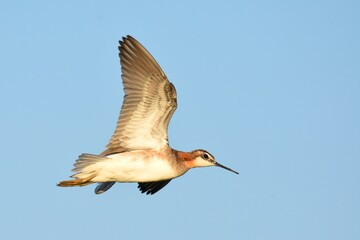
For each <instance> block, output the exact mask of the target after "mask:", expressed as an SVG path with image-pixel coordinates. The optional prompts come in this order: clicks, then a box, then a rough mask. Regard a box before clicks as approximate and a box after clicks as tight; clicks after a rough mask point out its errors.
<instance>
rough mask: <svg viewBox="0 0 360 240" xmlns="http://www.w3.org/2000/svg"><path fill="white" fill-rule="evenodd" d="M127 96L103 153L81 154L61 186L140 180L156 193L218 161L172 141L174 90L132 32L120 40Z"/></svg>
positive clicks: (104, 188)
mask: <svg viewBox="0 0 360 240" xmlns="http://www.w3.org/2000/svg"><path fill="white" fill-rule="evenodd" d="M119 44H120V46H119V57H120V64H121V70H122V81H123V85H124V92H125V95H124V100H123V105H122V108H121V112H120V116H119V119H118V122H117V126H116V129H115V132H114V134H113V135H112V137H111V139H110V142H109V144H108V145H107V146H106V150H105V151H104V152H102V153H101V154H99V155H95V154H87V153H84V154H81V155H80V156H79V158H78V159H77V160H76V163H75V164H74V166H75V168H74V169H73V170H72V171H73V172H75V174H74V175H72V176H71V177H72V178H73V179H72V180H66V181H61V182H60V183H58V186H60V187H73V186H85V185H88V184H92V183H98V185H97V187H96V188H95V193H96V194H100V193H104V192H106V191H107V190H109V189H110V188H111V187H112V186H113V185H114V184H115V183H116V182H121V183H131V182H137V183H138V188H139V190H140V191H141V193H146V194H154V193H156V192H157V191H159V190H160V189H162V188H163V187H165V186H166V185H167V184H168V183H169V182H170V181H171V180H172V179H174V178H176V177H179V176H181V175H183V174H185V173H186V172H187V171H188V170H189V169H191V168H196V167H208V166H218V167H221V168H224V169H226V170H229V171H231V172H233V173H236V174H238V172H236V171H234V170H232V169H230V168H228V167H225V166H224V165H221V164H220V163H218V162H217V161H216V160H215V158H214V156H213V155H211V154H210V153H209V152H207V151H205V150H202V149H198V150H194V151H192V152H182V151H178V150H175V149H172V148H171V147H170V146H169V142H168V125H169V122H170V119H171V117H172V115H173V113H174V112H175V110H176V107H177V100H176V90H175V87H174V85H173V84H172V83H171V82H170V81H169V80H168V79H167V77H166V75H165V73H164V72H163V71H162V69H161V67H160V66H159V64H158V63H157V62H156V61H155V59H154V58H153V57H152V56H151V54H150V53H149V52H148V51H147V50H146V49H145V48H144V47H143V46H142V45H141V44H140V43H139V42H138V41H137V40H135V39H134V38H133V37H131V36H126V37H123V39H122V41H119Z"/></svg>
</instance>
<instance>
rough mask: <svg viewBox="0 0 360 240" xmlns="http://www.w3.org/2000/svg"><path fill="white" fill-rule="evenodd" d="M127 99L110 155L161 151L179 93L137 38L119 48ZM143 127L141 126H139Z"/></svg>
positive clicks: (124, 39) (107, 152) (111, 143)
mask: <svg viewBox="0 0 360 240" xmlns="http://www.w3.org/2000/svg"><path fill="white" fill-rule="evenodd" d="M119 51H120V53H119V56H120V62H121V69H122V79H123V85H124V91H125V97H124V102H123V106H122V109H121V113H120V116H119V120H118V123H117V127H116V129H115V132H114V135H113V136H112V138H111V140H110V143H109V144H108V145H107V150H106V151H105V152H104V154H106V155H108V154H111V153H114V152H117V151H118V150H119V149H120V151H121V150H123V149H125V150H128V149H131V150H134V149H161V148H162V147H164V146H166V145H168V134H167V129H168V125H169V122H170V119H171V116H172V115H173V113H174V112H175V110H176V107H177V102H176V90H175V87H174V85H173V84H172V83H170V82H169V80H168V79H167V77H166V75H165V73H164V72H163V71H162V70H161V68H160V66H159V64H158V63H157V62H156V61H155V59H154V58H153V57H152V56H151V54H150V53H149V52H148V51H147V50H146V49H145V48H144V47H143V46H142V45H141V44H140V43H139V42H137V41H136V40H135V39H134V38H132V37H131V36H128V37H127V38H123V41H122V42H120V46H119ZM139 126H141V127H139Z"/></svg>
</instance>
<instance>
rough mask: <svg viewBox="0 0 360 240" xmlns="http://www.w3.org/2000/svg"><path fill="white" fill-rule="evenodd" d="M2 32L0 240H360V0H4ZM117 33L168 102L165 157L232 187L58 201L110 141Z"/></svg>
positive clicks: (186, 181)
mask: <svg viewBox="0 0 360 240" xmlns="http://www.w3.org/2000/svg"><path fill="white" fill-rule="evenodd" d="M0 25H1V38H0V65H1V71H0V104H1V110H2V114H1V117H0V126H1V134H0V146H1V157H0V159H1V168H0V180H1V183H2V187H1V200H0V203H1V205H0V212H1V214H0V239H164V240H165V239H273V240H279V239H286V240H288V239H299V240H303V239H327V240H329V239H354V240H355V239H360V1H355V0H354V1H346V0H333V1H325V0H324V1H313V0H311V1H310V0H309V1H253V0H245V1H243V0H239V1H197V2H196V1H185V0H183V1H177V2H175V1H142V2H140V1H120V0H119V1H89V0H86V1H85V0H83V1H6V2H5V1H2V2H1V3H0ZM127 34H130V35H132V36H134V37H135V38H136V39H138V40H139V41H140V42H141V43H142V44H143V45H144V46H145V47H146V48H147V49H148V50H149V51H150V52H151V54H152V55H153V56H154V57H155V58H156V60H157V61H158V62H159V64H160V65H161V66H162V68H163V70H164V71H165V73H166V74H167V76H168V78H169V79H170V81H171V82H172V83H174V85H175V86H176V88H177V93H178V105H179V106H178V110H177V111H176V113H175V114H174V116H173V119H172V121H171V123H170V127H169V139H170V144H171V146H172V147H174V148H175V149H179V150H184V151H190V150H193V149H197V148H204V149H207V150H208V151H209V152H211V153H212V154H213V155H215V156H216V158H217V160H218V161H219V162H220V163H222V164H224V165H226V166H229V167H231V168H233V169H235V170H237V171H239V173H240V174H239V175H235V174H233V173H230V172H227V171H225V170H223V169H220V168H215V167H213V168H203V169H194V170H191V171H189V172H188V173H187V174H186V175H184V176H183V177H181V178H178V179H176V180H174V181H172V182H171V183H170V184H169V185H168V186H166V187H165V188H164V189H163V190H161V191H160V192H158V193H157V194H155V195H153V196H147V195H143V194H140V192H139V191H138V190H137V185H136V184H117V185H115V186H114V187H113V188H112V189H111V190H109V191H108V192H107V193H105V194H103V195H95V194H94V193H93V191H94V187H95V186H94V185H93V186H87V187H83V188H59V187H56V183H57V182H58V181H60V180H64V179H67V178H68V176H69V175H71V172H70V170H71V169H72V164H73V163H74V161H75V159H76V158H77V156H78V155H79V154H81V153H83V152H86V153H100V152H101V151H103V150H104V146H105V145H106V144H107V142H108V140H109V138H110V136H111V134H112V133H113V130H114V127H115V123H116V121H117V117H118V113H119V111H120V106H121V103H122V98H123V90H122V84H121V80H120V66H119V59H118V50H117V46H118V40H119V39H120V38H121V37H122V36H125V35H127Z"/></svg>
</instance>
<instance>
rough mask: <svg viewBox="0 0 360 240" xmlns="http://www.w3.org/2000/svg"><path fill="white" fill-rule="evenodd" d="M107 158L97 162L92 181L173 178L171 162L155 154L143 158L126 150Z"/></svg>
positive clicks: (141, 180) (144, 180)
mask: <svg viewBox="0 0 360 240" xmlns="http://www.w3.org/2000/svg"><path fill="white" fill-rule="evenodd" d="M108 158H109V160H106V161H102V162H98V163H96V164H94V165H93V166H92V167H94V169H96V172H97V174H96V177H95V178H93V179H92V181H94V182H108V181H116V182H152V181H160V180H165V179H171V178H175V177H177V176H179V175H181V174H182V173H181V174H179V173H176V172H175V169H173V168H172V166H171V164H170V163H169V162H168V161H167V160H164V159H161V158H159V157H156V156H149V157H147V158H145V159H144V158H143V156H142V155H141V154H134V152H132V153H131V154H130V153H128V152H125V153H119V154H113V155H109V156H108Z"/></svg>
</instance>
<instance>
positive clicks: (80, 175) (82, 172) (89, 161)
mask: <svg viewBox="0 0 360 240" xmlns="http://www.w3.org/2000/svg"><path fill="white" fill-rule="evenodd" d="M108 159H109V158H107V157H101V156H98V155H93V154H86V153H84V154H81V155H80V156H79V159H78V160H76V162H75V164H74V166H75V168H74V169H73V170H72V171H73V172H76V173H75V174H74V175H72V176H71V177H72V178H75V179H73V180H66V181H61V182H59V183H58V184H57V185H58V186H60V187H74V186H86V185H88V184H92V183H95V182H96V181H93V180H94V178H95V177H96V176H97V168H96V166H95V165H96V163H98V162H102V161H104V160H108Z"/></svg>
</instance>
